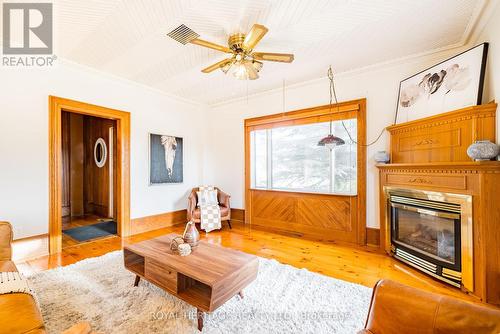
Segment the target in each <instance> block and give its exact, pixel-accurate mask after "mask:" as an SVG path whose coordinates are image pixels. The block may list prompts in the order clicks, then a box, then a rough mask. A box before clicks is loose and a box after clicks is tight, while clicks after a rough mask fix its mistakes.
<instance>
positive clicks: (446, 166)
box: [376, 161, 500, 173]
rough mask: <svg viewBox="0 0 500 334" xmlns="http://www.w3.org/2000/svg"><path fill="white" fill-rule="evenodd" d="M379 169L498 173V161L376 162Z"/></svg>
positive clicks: (499, 164)
mask: <svg viewBox="0 0 500 334" xmlns="http://www.w3.org/2000/svg"><path fill="white" fill-rule="evenodd" d="M376 167H377V168H379V169H381V170H394V171H396V170H401V171H404V170H412V171H415V172H417V171H421V172H439V173H443V172H446V171H450V170H451V171H453V172H454V173H465V172H466V173H470V172H474V171H476V172H489V173H500V161H460V162H421V163H396V164H377V165H376Z"/></svg>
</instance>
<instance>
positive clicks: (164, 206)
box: [0, 64, 204, 239]
mask: <svg viewBox="0 0 500 334" xmlns="http://www.w3.org/2000/svg"><path fill="white" fill-rule="evenodd" d="M0 80H1V81H0V88H1V89H0V220H8V221H10V222H11V223H12V224H13V226H14V230H15V232H14V233H15V238H16V239H17V238H23V237H28V236H33V235H39V234H45V233H47V232H48V215H49V212H48V206H49V205H48V196H49V188H48V175H49V171H48V96H49V95H55V96H60V97H65V98H70V99H75V100H79V101H83V102H87V103H92V104H97V105H101V106H105V107H109V108H115V109H120V110H124V111H128V112H130V113H131V173H130V176H131V177H130V178H131V183H130V187H131V189H130V190H131V191H130V193H131V217H132V218H136V217H143V216H148V215H153V214H158V213H163V212H168V211H173V210H179V209H183V208H185V207H186V199H187V195H188V192H189V190H190V189H191V188H192V187H194V186H196V185H198V184H200V182H201V177H202V159H203V140H202V139H203V136H202V134H201V132H199V131H197V130H196V129H199V128H201V124H202V117H203V114H204V112H203V107H201V106H199V105H197V104H192V103H187V102H183V101H181V100H178V99H173V98H171V97H168V96H166V95H164V94H161V93H158V92H156V91H153V90H151V89H148V88H145V87H143V86H140V85H137V84H133V83H130V82H127V81H124V80H119V79H115V78H112V77H109V76H106V75H103V74H101V73H96V72H93V71H91V70H88V69H84V68H81V67H78V66H75V65H63V64H59V65H57V66H56V67H55V68H52V69H43V70H40V69H18V68H16V69H5V68H0ZM148 132H154V133H162V134H172V135H176V136H182V137H184V145H185V146H184V150H185V155H184V183H183V184H179V185H161V186H148Z"/></svg>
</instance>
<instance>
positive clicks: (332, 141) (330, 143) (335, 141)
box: [318, 134, 345, 148]
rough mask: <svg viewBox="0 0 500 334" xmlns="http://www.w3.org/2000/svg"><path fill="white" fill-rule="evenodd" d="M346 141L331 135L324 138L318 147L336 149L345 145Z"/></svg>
mask: <svg viewBox="0 0 500 334" xmlns="http://www.w3.org/2000/svg"><path fill="white" fill-rule="evenodd" d="M344 144H345V141H344V140H343V139H342V138H339V137H335V136H334V135H332V134H329V135H328V136H326V137H324V138H322V139H321V140H320V141H319V142H318V146H326V147H328V148H334V147H335V146H340V145H344Z"/></svg>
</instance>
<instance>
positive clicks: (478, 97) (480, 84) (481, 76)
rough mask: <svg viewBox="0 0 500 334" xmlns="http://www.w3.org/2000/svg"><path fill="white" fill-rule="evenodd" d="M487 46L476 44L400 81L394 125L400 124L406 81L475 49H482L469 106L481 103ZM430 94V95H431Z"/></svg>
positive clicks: (486, 44) (445, 110)
mask: <svg viewBox="0 0 500 334" xmlns="http://www.w3.org/2000/svg"><path fill="white" fill-rule="evenodd" d="M488 46H489V44H488V43H487V42H484V43H481V44H478V45H476V46H474V47H472V48H470V49H467V50H465V51H463V52H461V53H459V54H457V55H455V56H453V57H450V58H448V59H445V60H443V61H441V62H439V63H437V64H435V65H433V66H431V67H428V68H426V69H424V70H422V71H420V72H418V73H416V74H413V75H411V76H409V77H407V78H405V79H403V80H401V81H400V82H399V89H398V99H397V104H396V114H395V116H394V124H399V123H402V121H401V120H399V119H398V116H401V108H402V106H401V95H402V92H401V90H402V86H403V84H404V83H405V82H407V81H408V80H411V79H414V78H417V77H422V75H423V74H424V73H426V72H427V73H429V74H430V73H432V72H433V70H435V69H437V68H439V66H440V65H443V64H445V63H448V62H450V61H452V60H454V59H458V58H459V57H461V56H464V55H465V54H467V53H469V52H472V51H477V50H476V49H478V48H482V54H481V63H480V67H479V73H477V75H478V78H479V80H478V84H477V87H476V96H475V101H474V102H473V103H471V105H473V104H474V103H475V105H479V104H481V103H482V99H483V90H484V78H485V73H486V63H487V57H488ZM431 94H432V93H431ZM460 107H466V105H463V106H460ZM460 107H457V108H454V109H459V108H460ZM454 109H453V108H452V109H451V110H447V109H443V110H440V112H441V113H444V112H448V111H452V110H454ZM431 115H432V114H430V115H428V116H431ZM408 120H409V119H408V118H407V119H406V120H403V122H404V121H408Z"/></svg>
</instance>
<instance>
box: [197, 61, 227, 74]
mask: <svg viewBox="0 0 500 334" xmlns="http://www.w3.org/2000/svg"><path fill="white" fill-rule="evenodd" d="M232 61H233V59H232V58H228V59H223V60H221V61H219V62H217V63H215V64H213V65H210V66H208V67H207V68H204V69H202V70H201V71H202V72H203V73H210V72H213V71H215V70H216V69H219V68H221V67H223V66H224V65H226V64H229V63H231V62H232Z"/></svg>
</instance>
